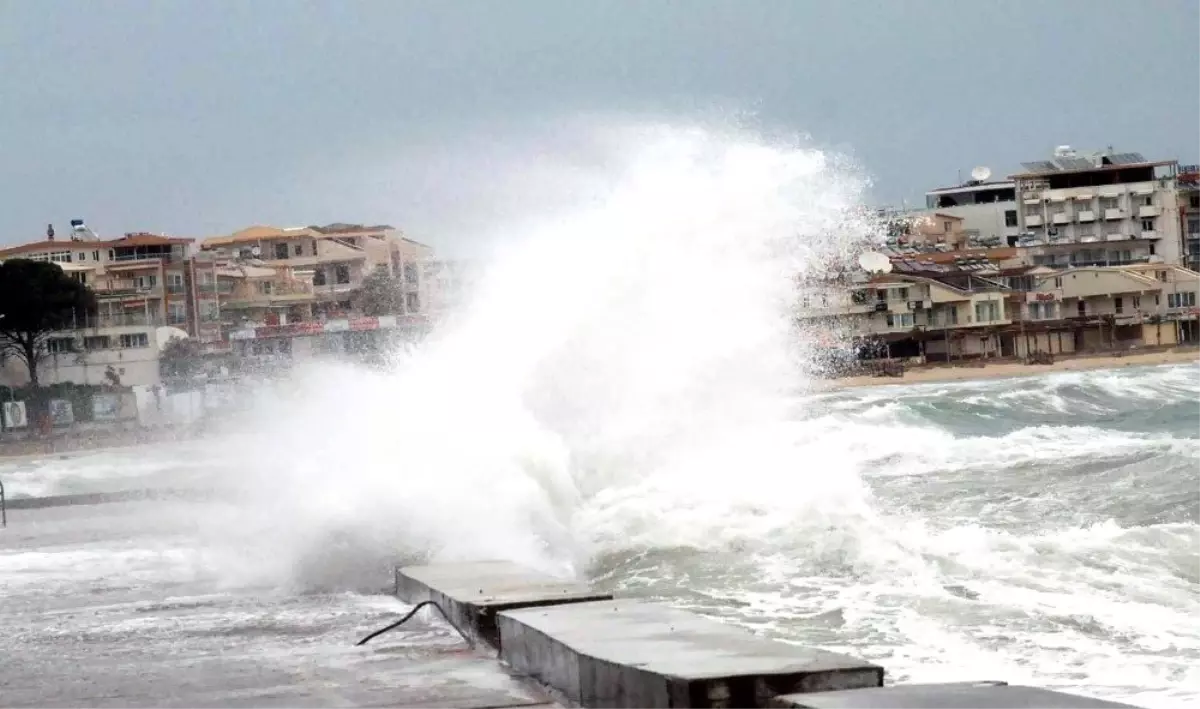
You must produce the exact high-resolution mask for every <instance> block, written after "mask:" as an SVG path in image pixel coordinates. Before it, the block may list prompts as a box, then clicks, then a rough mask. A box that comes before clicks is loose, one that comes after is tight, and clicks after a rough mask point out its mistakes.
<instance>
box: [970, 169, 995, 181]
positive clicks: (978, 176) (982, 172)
mask: <svg viewBox="0 0 1200 709" xmlns="http://www.w3.org/2000/svg"><path fill="white" fill-rule="evenodd" d="M991 176H992V168H990V167H986V166H984V165H980V166H979V167H976V168H973V169H972V170H971V179H972V180H975V181H976V182H986V181H987V178H989V177H991Z"/></svg>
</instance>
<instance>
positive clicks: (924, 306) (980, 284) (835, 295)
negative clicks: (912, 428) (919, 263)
mask: <svg viewBox="0 0 1200 709" xmlns="http://www.w3.org/2000/svg"><path fill="white" fill-rule="evenodd" d="M1006 292H1007V289H1006V288H1005V286H1004V285H1002V284H1001V283H998V282H995V281H993V280H990V279H987V278H982V277H979V276H977V275H974V274H973V273H958V274H954V276H953V277H943V278H934V277H930V276H923V275H917V274H916V273H890V274H887V275H883V276H877V277H875V278H872V279H870V280H869V281H867V282H865V283H860V284H855V285H853V286H849V287H844V286H843V287H835V288H829V289H825V290H821V291H820V292H816V293H810V294H809V295H807V296H806V297H804V298H802V301H801V304H800V317H801V318H802V319H806V320H813V321H817V322H818V323H819V326H818V327H819V329H820V330H822V331H826V332H832V333H834V334H836V335H840V336H842V337H849V338H851V339H853V340H855V341H857V342H859V343H871V349H872V350H873V351H874V353H875V354H876V355H878V356H886V357H921V358H926V359H929V360H944V359H963V358H971V357H987V356H996V355H997V354H998V353H999V348H1000V340H999V333H1000V332H1001V329H1002V328H1003V327H1004V326H1006V325H1008V324H1009V323H1010V322H1011V319H1010V315H1009V312H1008V303H1007V301H1006Z"/></svg>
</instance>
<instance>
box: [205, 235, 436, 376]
mask: <svg viewBox="0 0 1200 709" xmlns="http://www.w3.org/2000/svg"><path fill="white" fill-rule="evenodd" d="M201 249H202V254H204V257H205V258H207V259H209V260H211V262H212V263H214V264H215V273H216V276H215V278H216V288H217V291H218V292H219V293H220V294H221V299H220V319H221V321H222V323H223V326H224V328H225V331H226V333H227V335H228V340H229V342H230V346H231V349H232V351H233V352H234V353H235V354H237V355H239V356H241V357H245V358H259V359H261V360H262V362H263V363H264V364H267V365H270V366H276V365H278V364H279V363H280V362H281V361H290V360H291V359H293V358H296V357H303V356H305V355H307V354H316V353H338V352H345V351H349V350H360V349H363V348H370V347H376V346H378V345H379V340H380V339H381V338H386V337H390V336H392V335H397V334H399V335H400V336H405V335H407V336H415V335H417V334H419V332H421V331H423V330H424V326H425V321H426V311H427V310H428V307H429V304H430V303H431V302H432V301H433V300H434V299H435V298H436V295H437V289H436V283H433V282H430V281H429V279H427V278H426V273H427V268H426V266H427V264H428V263H430V261H431V257H432V249H430V247H428V246H426V245H424V244H421V243H419V242H416V241H413V240H412V239H408V238H407V237H405V236H403V235H402V234H401V233H400V232H399V231H398V230H396V229H395V228H393V227H391V226H388V225H377V226H364V225H360V224H341V223H339V224H329V225H326V226H308V227H294V228H279V227H271V226H254V227H249V228H247V229H243V230H241V231H238V232H235V233H233V234H230V235H228V236H219V237H214V238H211V239H207V240H205V241H204V242H203V244H202V246H201ZM376 273H386V274H388V275H389V276H391V277H392V278H393V279H395V283H396V285H397V286H398V287H399V288H400V289H401V297H400V299H399V304H398V308H397V312H395V313H393V314H389V315H384V316H379V317H364V316H363V306H364V302H363V299H364V298H365V297H367V296H366V294H365V292H364V290H363V285H364V282H365V281H366V279H367V278H368V277H370V276H371V275H372V274H376Z"/></svg>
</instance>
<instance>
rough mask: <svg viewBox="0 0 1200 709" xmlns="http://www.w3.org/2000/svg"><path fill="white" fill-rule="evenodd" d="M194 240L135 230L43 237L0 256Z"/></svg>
mask: <svg viewBox="0 0 1200 709" xmlns="http://www.w3.org/2000/svg"><path fill="white" fill-rule="evenodd" d="M193 241H195V239H188V238H183V237H176V236H163V235H160V234H150V233H148V232H133V233H129V234H126V235H125V236H122V237H120V238H118V239H106V240H102V241H82V240H70V239H68V240H63V239H42V240H41V241H31V242H29V243H27V244H20V245H17V246H11V247H9V248H7V249H0V257H5V256H17V255H20V254H29V253H38V252H40V251H66V250H70V249H88V248H104V249H112V248H120V247H128V246H175V245H178V244H190V243H192V242H193Z"/></svg>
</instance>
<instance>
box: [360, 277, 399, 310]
mask: <svg viewBox="0 0 1200 709" xmlns="http://www.w3.org/2000/svg"><path fill="white" fill-rule="evenodd" d="M358 307H359V309H360V310H361V311H362V313H363V314H364V315H372V316H378V315H395V314H397V313H400V312H403V310H404V288H403V287H402V282H401V280H400V279H399V278H397V277H395V276H392V274H390V273H388V272H387V271H386V270H384V269H379V270H376V271H373V272H371V274H370V275H368V276H367V277H366V278H364V279H363V282H362V286H361V288H360V290H359V293H358Z"/></svg>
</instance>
